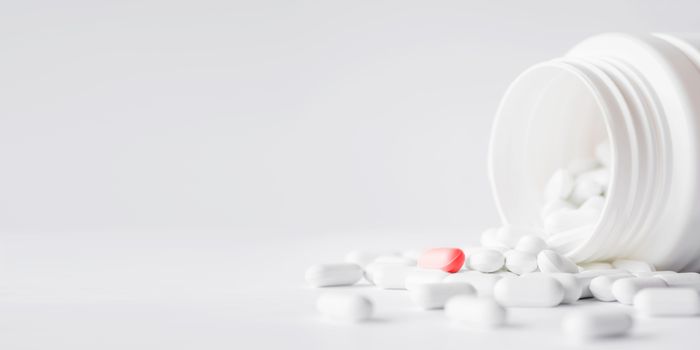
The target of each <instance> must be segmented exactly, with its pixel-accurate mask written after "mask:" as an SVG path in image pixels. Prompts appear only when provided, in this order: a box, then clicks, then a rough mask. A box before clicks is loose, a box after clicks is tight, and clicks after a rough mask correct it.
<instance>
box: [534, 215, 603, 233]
mask: <svg viewBox="0 0 700 350" xmlns="http://www.w3.org/2000/svg"><path fill="white" fill-rule="evenodd" d="M599 217H600V212H598V211H595V210H583V209H576V210H560V211H556V212H554V213H552V214H551V215H549V216H547V218H546V219H545V220H544V230H545V232H547V234H548V235H553V234H556V233H559V232H563V231H567V230H571V229H575V228H578V227H582V226H590V225H595V223H596V222H598V218H599Z"/></svg>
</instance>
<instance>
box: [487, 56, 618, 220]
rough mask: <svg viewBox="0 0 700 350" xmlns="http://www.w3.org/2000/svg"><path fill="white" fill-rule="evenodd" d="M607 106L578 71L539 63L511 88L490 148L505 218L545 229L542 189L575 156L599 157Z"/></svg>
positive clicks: (495, 186)
mask: <svg viewBox="0 0 700 350" xmlns="http://www.w3.org/2000/svg"><path fill="white" fill-rule="evenodd" d="M606 125H607V124H606V109H605V107H604V105H603V104H602V103H601V99H600V97H599V95H598V93H597V90H596V89H595V88H594V87H593V86H592V85H591V83H590V82H589V81H588V80H587V79H586V77H585V76H584V75H582V74H581V73H580V72H579V71H577V70H576V69H574V68H572V67H570V66H568V65H566V64H562V63H558V62H548V63H544V64H540V65H537V66H535V67H533V68H531V69H529V70H527V71H525V72H524V73H523V74H521V75H520V76H519V77H518V78H517V79H516V80H515V81H514V82H513V83H512V84H511V86H510V87H509V89H508V91H507V92H506V94H505V96H504V97H503V99H502V101H501V104H500V106H499V109H498V112H497V114H496V121H495V124H494V129H493V134H492V138H491V148H490V153H491V154H490V157H489V159H490V162H491V164H490V171H491V180H492V186H493V190H494V193H495V197H496V201H497V206H498V208H499V211H500V215H501V218H502V220H503V221H504V222H505V223H507V224H510V225H516V226H528V227H543V224H544V223H543V219H542V218H541V208H542V207H543V205H544V204H545V201H546V199H545V195H544V188H545V186H546V184H547V182H548V181H549V179H550V178H551V177H552V174H553V173H554V172H555V171H557V170H558V169H567V168H568V167H569V166H570V165H571V162H572V161H573V160H581V159H595V149H596V145H598V144H599V143H600V142H601V141H605V140H608V139H609V138H608V131H607V127H606Z"/></svg>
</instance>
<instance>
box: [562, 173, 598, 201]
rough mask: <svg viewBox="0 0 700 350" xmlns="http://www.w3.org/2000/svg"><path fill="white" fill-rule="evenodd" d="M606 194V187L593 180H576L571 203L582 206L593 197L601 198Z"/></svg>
mask: <svg viewBox="0 0 700 350" xmlns="http://www.w3.org/2000/svg"><path fill="white" fill-rule="evenodd" d="M603 192H605V187H604V186H603V185H601V184H599V183H598V182H596V181H593V180H592V179H586V178H584V179H581V180H578V179H577V180H576V185H574V190H573V191H571V196H570V197H569V201H571V202H572V203H574V204H576V205H581V204H582V203H584V202H585V201H586V200H588V199H590V198H591V197H596V196H600V195H601V194H603Z"/></svg>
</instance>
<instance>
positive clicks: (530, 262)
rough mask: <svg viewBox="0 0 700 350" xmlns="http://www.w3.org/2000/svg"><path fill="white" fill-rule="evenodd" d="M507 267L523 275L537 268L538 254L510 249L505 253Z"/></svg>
mask: <svg viewBox="0 0 700 350" xmlns="http://www.w3.org/2000/svg"><path fill="white" fill-rule="evenodd" d="M505 258H506V269H508V271H510V272H513V273H516V274H518V275H522V274H524V273H528V272H532V271H535V270H537V256H536V255H534V254H530V253H525V252H521V251H519V250H509V251H507V252H506V253H505Z"/></svg>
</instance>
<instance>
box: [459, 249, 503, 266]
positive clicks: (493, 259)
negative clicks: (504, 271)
mask: <svg viewBox="0 0 700 350" xmlns="http://www.w3.org/2000/svg"><path fill="white" fill-rule="evenodd" d="M467 263H468V264H469V267H470V268H471V269H472V270H476V271H481V272H494V271H498V270H500V269H501V268H502V267H503V264H504V263H505V258H504V257H503V254H501V252H499V251H496V250H493V249H480V250H477V251H475V252H473V253H472V255H471V256H469V259H468V261H467Z"/></svg>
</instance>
